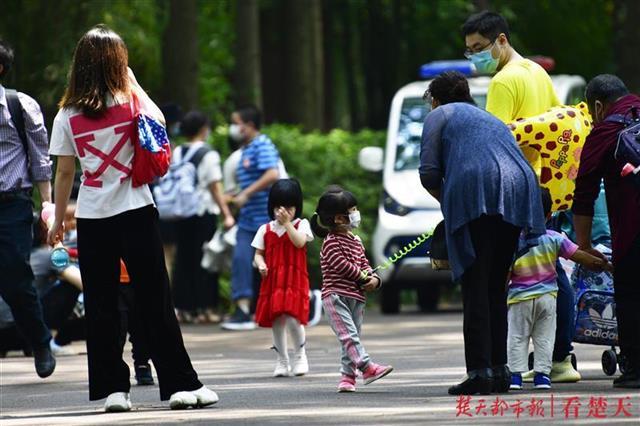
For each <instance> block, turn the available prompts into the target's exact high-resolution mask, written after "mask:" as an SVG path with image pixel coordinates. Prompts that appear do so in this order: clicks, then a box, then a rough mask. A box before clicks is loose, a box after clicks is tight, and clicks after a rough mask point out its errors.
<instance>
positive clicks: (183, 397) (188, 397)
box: [169, 391, 198, 410]
mask: <svg viewBox="0 0 640 426" xmlns="http://www.w3.org/2000/svg"><path fill="white" fill-rule="evenodd" d="M197 406H198V397H197V396H195V395H194V393H193V392H187V391H182V392H176V393H174V394H173V395H171V398H169V407H171V409H172V410H184V409H185V408H189V407H194V408H195V407H197Z"/></svg>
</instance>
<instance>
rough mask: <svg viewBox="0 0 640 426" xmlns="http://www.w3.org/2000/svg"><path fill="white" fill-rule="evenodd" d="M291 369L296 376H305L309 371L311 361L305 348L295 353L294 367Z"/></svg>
mask: <svg viewBox="0 0 640 426" xmlns="http://www.w3.org/2000/svg"><path fill="white" fill-rule="evenodd" d="M291 370H292V372H293V375H294V376H304V375H305V374H307V373H308V372H309V361H308V360H307V354H306V352H305V350H304V348H302V349H301V350H300V351H299V352H298V353H296V354H295V355H294V358H293V368H292V369H291Z"/></svg>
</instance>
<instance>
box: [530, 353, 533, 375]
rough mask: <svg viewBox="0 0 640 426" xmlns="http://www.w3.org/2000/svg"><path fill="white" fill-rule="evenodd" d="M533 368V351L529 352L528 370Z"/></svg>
mask: <svg viewBox="0 0 640 426" xmlns="http://www.w3.org/2000/svg"><path fill="white" fill-rule="evenodd" d="M531 370H533V352H529V371H531Z"/></svg>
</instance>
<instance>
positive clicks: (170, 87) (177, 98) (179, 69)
mask: <svg viewBox="0 0 640 426" xmlns="http://www.w3.org/2000/svg"><path fill="white" fill-rule="evenodd" d="M197 17H198V7H197V3H196V0H169V22H168V24H167V27H166V29H165V32H164V35H163V46H162V67H163V86H164V101H165V102H175V103H177V104H178V105H180V106H181V107H182V108H184V109H185V110H186V111H188V110H190V109H193V108H196V107H197V106H198V26H197Z"/></svg>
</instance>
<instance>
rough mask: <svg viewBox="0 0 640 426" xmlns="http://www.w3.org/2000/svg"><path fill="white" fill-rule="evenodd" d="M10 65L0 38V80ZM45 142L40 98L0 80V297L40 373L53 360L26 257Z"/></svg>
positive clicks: (43, 194)
mask: <svg viewBox="0 0 640 426" xmlns="http://www.w3.org/2000/svg"><path fill="white" fill-rule="evenodd" d="M12 64H13V50H12V49H11V47H10V46H9V45H8V44H7V43H6V42H4V41H2V40H0V79H2V78H3V77H4V76H5V75H6V74H7V72H8V71H9V69H10V68H11V65H12ZM48 147H49V140H48V137H47V129H46V128H45V126H44V118H43V116H42V112H41V111H40V106H39V105H38V103H37V102H36V101H35V100H34V99H33V98H31V97H29V96H27V95H25V94H24V93H20V92H15V91H8V90H7V89H5V88H4V87H3V86H2V84H0V296H2V298H3V299H4V300H5V302H7V305H9V307H10V308H11V312H12V314H13V317H14V318H15V321H16V324H17V325H18V327H19V328H20V331H21V332H22V333H23V334H24V335H25V337H26V338H27V340H28V341H29V343H30V344H31V346H32V347H33V353H34V361H35V367H36V372H37V373H38V376H40V377H42V378H45V377H48V376H50V375H51V374H52V373H53V370H54V369H55V367H56V360H55V358H54V357H53V355H52V353H51V348H50V346H49V345H50V341H51V333H50V332H49V329H48V328H47V326H46V324H45V322H44V319H43V314H42V306H41V305H40V300H39V299H38V295H37V293H36V289H35V288H34V286H33V270H32V269H31V265H30V263H29V257H30V255H31V245H32V235H31V224H32V221H33V207H32V200H31V194H32V192H33V188H34V187H37V188H38V192H39V193H40V200H41V201H43V202H44V201H48V202H51V183H50V181H51V161H50V159H49V154H48V152H47V150H48Z"/></svg>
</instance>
